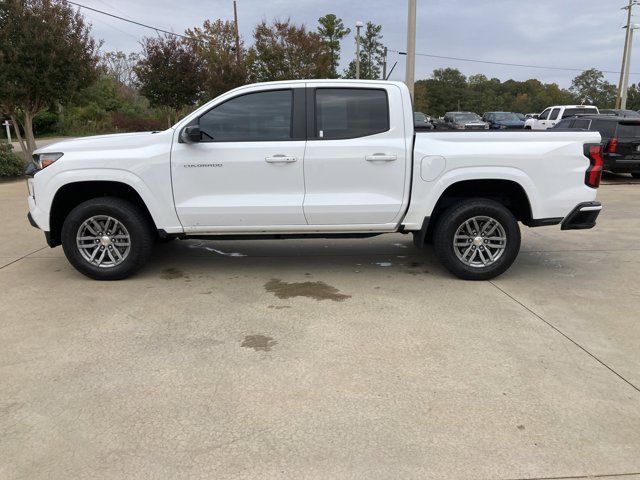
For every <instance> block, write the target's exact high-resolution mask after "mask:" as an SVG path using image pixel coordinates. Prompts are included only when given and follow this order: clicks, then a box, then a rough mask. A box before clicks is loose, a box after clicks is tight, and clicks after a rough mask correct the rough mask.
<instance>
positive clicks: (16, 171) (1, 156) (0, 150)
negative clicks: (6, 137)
mask: <svg viewBox="0 0 640 480" xmlns="http://www.w3.org/2000/svg"><path fill="white" fill-rule="evenodd" d="M24 168H25V164H24V161H23V160H22V158H20V157H19V156H18V155H16V154H15V153H13V145H11V144H10V143H7V142H0V177H17V176H20V175H22V174H24Z"/></svg>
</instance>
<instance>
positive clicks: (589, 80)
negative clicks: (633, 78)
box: [569, 68, 616, 108]
mask: <svg viewBox="0 0 640 480" xmlns="http://www.w3.org/2000/svg"><path fill="white" fill-rule="evenodd" d="M569 91H570V92H571V93H572V94H573V95H574V96H575V97H576V101H577V102H578V103H590V104H592V105H596V106H598V107H600V108H613V107H614V104H615V101H616V87H615V85H613V84H612V83H610V82H608V81H606V80H605V79H604V74H603V73H602V72H601V71H600V70H597V69H595V68H590V69H589V70H585V71H584V72H582V73H581V74H580V75H578V76H577V77H576V78H574V79H573V81H572V82H571V88H569Z"/></svg>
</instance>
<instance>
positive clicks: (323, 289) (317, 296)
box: [264, 278, 351, 302]
mask: <svg viewBox="0 0 640 480" xmlns="http://www.w3.org/2000/svg"><path fill="white" fill-rule="evenodd" d="M264 288H265V290H266V291H267V292H271V293H273V294H274V295H275V296H276V297H278V298H282V299H287V298H293V297H307V298H313V299H314V300H318V301H321V300H333V301H334V302H342V301H344V300H346V299H347V298H351V295H344V294H342V293H340V291H339V290H338V289H337V288H335V287H332V286H331V285H327V284H326V283H324V282H292V283H288V282H283V281H282V280H280V279H278V278H272V279H271V280H269V281H268V282H267V283H265V284H264Z"/></svg>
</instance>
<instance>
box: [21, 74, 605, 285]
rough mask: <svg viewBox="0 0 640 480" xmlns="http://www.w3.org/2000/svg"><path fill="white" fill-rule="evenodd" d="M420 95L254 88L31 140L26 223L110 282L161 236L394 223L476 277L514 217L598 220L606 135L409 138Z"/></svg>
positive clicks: (365, 86)
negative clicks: (165, 115) (130, 128)
mask: <svg viewBox="0 0 640 480" xmlns="http://www.w3.org/2000/svg"><path fill="white" fill-rule="evenodd" d="M411 105H412V102H411V96H410V94H409V89H408V88H407V87H406V85H405V84H404V83H402V82H387V81H359V80H299V81H282V82H270V83H260V84H255V85H245V86H242V87H239V88H236V89H234V90H231V91H229V92H226V93H224V94H223V95H220V96H219V97H218V98H216V99H214V100H212V101H210V102H209V103H207V104H205V105H203V106H202V107H200V108H198V109H197V110H195V111H194V112H192V113H190V114H189V115H187V116H186V117H185V118H183V119H182V120H180V121H179V122H178V123H177V124H176V125H174V126H173V127H171V128H169V129H167V130H164V131H161V132H147V133H129V134H118V135H104V136H96V137H85V138H78V139H75V140H68V141H63V142H58V143H53V144H50V145H47V146H45V147H42V148H39V149H37V150H36V151H35V153H34V163H33V164H32V165H31V166H30V167H29V169H28V171H27V175H28V178H27V185H28V190H29V195H28V204H29V215H28V217H29V220H30V221H31V223H32V224H33V225H34V226H36V227H38V228H40V229H41V230H43V231H44V232H45V237H46V239H47V243H48V244H49V245H50V246H51V247H55V246H56V245H60V244H62V247H63V250H64V253H65V255H66V257H67V259H68V260H69V262H70V263H71V264H72V265H73V266H74V267H75V268H76V269H77V270H78V271H80V272H82V273H83V274H85V275H87V276H89V277H91V278H95V279H105V280H114V279H121V278H125V277H128V276H129V275H131V274H133V273H134V272H135V271H136V270H137V269H138V268H140V267H141V266H142V265H143V264H144V263H145V262H146V261H147V260H148V259H149V257H150V255H151V251H152V247H153V244H154V239H155V238H159V239H170V238H175V237H178V238H187V239H188V238H203V237H205V238H210V239H216V238H227V239H229V238H233V239H242V238H253V239H255V238H300V237H305V236H306V237H309V238H317V237H339V238H343V237H354V238H362V237H371V236H374V235H378V234H382V233H393V232H400V233H412V234H413V237H414V243H415V245H416V246H418V247H423V246H425V244H426V243H429V242H432V243H433V245H434V250H435V252H436V255H437V257H438V258H439V259H440V260H441V262H442V263H443V265H444V266H445V267H446V268H447V269H449V270H450V271H451V272H453V273H454V274H455V275H457V276H458V277H460V278H464V279H473V280H481V279H489V278H493V277H495V276H497V275H499V274H501V273H502V272H504V271H505V270H506V269H507V268H509V266H510V265H511V264H512V263H513V261H514V260H515V258H516V256H517V254H518V251H519V249H520V228H519V225H518V221H521V222H522V223H523V224H525V225H528V226H531V227H538V226H543V225H557V224H561V225H562V229H579V228H591V227H593V226H594V225H595V221H596V217H597V216H598V213H599V212H600V209H601V208H602V206H601V204H600V203H598V202H597V201H596V192H597V188H598V185H599V181H600V173H601V170H600V169H601V158H602V157H601V155H600V151H601V147H600V135H599V134H598V133H595V132H578V131H571V132H552V133H551V132H548V133H541V134H539V135H531V134H527V133H525V132H505V133H504V134H503V135H495V134H492V133H489V132H475V133H469V132H433V133H415V129H414V127H413V109H412V108H411ZM474 120H475V119H474Z"/></svg>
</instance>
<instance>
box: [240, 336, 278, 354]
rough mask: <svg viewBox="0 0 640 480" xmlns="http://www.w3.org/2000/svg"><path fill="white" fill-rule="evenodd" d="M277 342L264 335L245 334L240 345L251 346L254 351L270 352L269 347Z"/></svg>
mask: <svg viewBox="0 0 640 480" xmlns="http://www.w3.org/2000/svg"><path fill="white" fill-rule="evenodd" d="M277 343H278V342H276V341H275V340H274V339H273V338H271V337H267V336H266V335H247V336H245V337H244V340H243V341H242V344H241V345H240V346H241V347H244V348H253V349H254V350H255V351H256V352H270V351H271V347H273V346H274V345H276V344H277Z"/></svg>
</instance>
